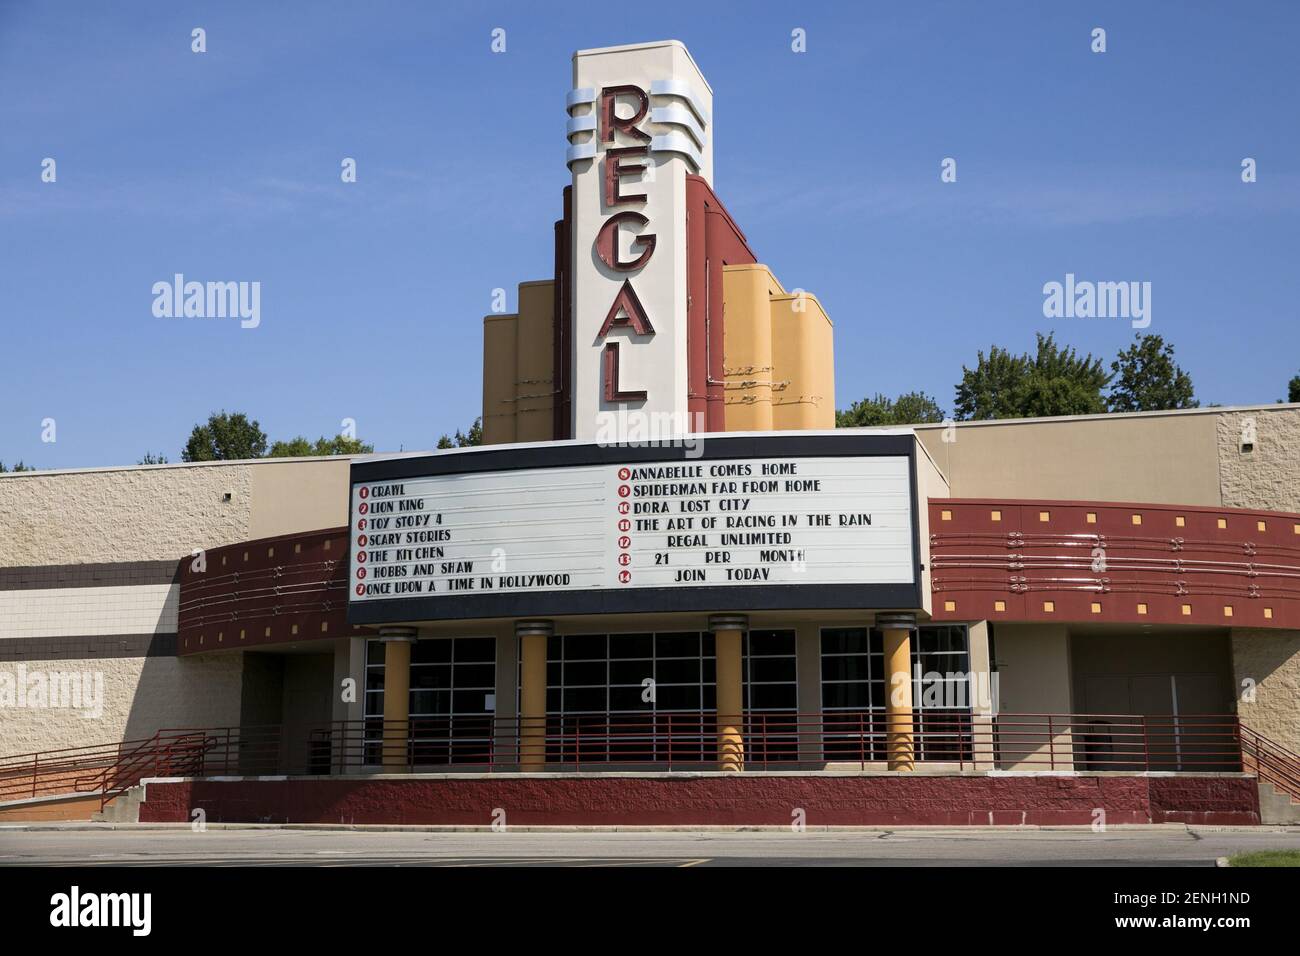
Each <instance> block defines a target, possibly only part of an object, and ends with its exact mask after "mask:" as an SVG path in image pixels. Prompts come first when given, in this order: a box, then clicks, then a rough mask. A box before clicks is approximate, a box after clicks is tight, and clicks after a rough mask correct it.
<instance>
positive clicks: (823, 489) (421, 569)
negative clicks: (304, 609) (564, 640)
mask: <svg viewBox="0 0 1300 956" xmlns="http://www.w3.org/2000/svg"><path fill="white" fill-rule="evenodd" d="M912 442H913V439H912V438H911V436H878V435H877V436H861V435H856V436H854V435H846V436H833V435H824V434H823V435H809V434H807V433H800V434H792V433H774V434H772V435H770V436H746V437H736V438H710V439H708V440H707V442H706V447H705V449H704V454H703V455H702V456H701V457H699V458H694V459H692V458H689V457H687V456H686V455H685V453H684V451H683V450H682V449H649V448H602V447H599V446H595V445H573V444H565V445H556V446H549V447H532V448H527V449H511V448H508V447H507V448H502V449H483V450H476V451H473V452H455V453H445V454H441V455H429V456H419V457H404V458H393V459H379V460H372V461H358V462H354V464H353V467H352V486H351V510H350V514H351V519H350V541H351V549H350V568H349V578H348V581H349V592H350V593H349V596H350V609H349V620H351V621H352V622H353V623H381V622H385V621H399V620H437V619H454V618H466V617H495V616H510V615H521V614H522V615H528V616H536V615H548V614H568V613H573V614H580V613H618V612H647V611H673V610H703V611H717V610H739V609H746V610H759V609H762V608H766V607H772V608H783V609H789V608H797V607H801V606H806V607H814V606H815V607H911V606H919V594H918V590H917V588H918V585H917V578H918V574H917V567H918V556H917V555H918V542H917V521H916V493H915V477H914V474H915V463H914V459H913V453H914V449H913V445H912Z"/></svg>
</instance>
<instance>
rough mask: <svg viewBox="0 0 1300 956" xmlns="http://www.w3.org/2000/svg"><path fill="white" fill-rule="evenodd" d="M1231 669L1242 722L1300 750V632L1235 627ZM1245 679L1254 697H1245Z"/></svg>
mask: <svg viewBox="0 0 1300 956" xmlns="http://www.w3.org/2000/svg"><path fill="white" fill-rule="evenodd" d="M1232 670H1233V678H1234V681H1235V684H1236V694H1237V714H1238V715H1239V716H1240V718H1241V722H1242V723H1243V724H1244V725H1245V726H1247V727H1249V728H1250V729H1251V730H1254V731H1256V732H1257V733H1261V734H1263V735H1264V736H1265V737H1270V738H1272V739H1273V740H1274V741H1276V742H1277V743H1279V744H1281V745H1282V746H1284V747H1286V748H1287V749H1288V750H1290V751H1292V752H1293V753H1300V631H1282V630H1270V629H1259V630H1256V629H1246V628H1238V629H1236V630H1234V631H1233V632H1232ZM1246 681H1250V682H1251V686H1253V688H1254V699H1253V700H1247V699H1245V697H1243V691H1245V689H1246V686H1247V685H1246V684H1245V683H1244V682H1246ZM1246 696H1247V697H1248V696H1250V695H1248V694H1247V695H1246Z"/></svg>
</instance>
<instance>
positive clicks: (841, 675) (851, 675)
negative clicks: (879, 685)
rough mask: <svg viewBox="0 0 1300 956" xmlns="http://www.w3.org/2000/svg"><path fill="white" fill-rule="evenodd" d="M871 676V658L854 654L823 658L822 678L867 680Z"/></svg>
mask: <svg viewBox="0 0 1300 956" xmlns="http://www.w3.org/2000/svg"><path fill="white" fill-rule="evenodd" d="M870 677H871V663H870V658H868V657H867V655H866V654H852V655H843V656H837V657H823V658H822V680H824V681H827V680H867V679H868V678H870Z"/></svg>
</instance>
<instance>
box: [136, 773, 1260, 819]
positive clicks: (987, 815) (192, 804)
mask: <svg viewBox="0 0 1300 956" xmlns="http://www.w3.org/2000/svg"><path fill="white" fill-rule="evenodd" d="M196 808H202V809H203V810H204V811H205V813H206V816H207V821H208V822H210V823H259V822H260V823H343V824H364V823H389V824H394V823H395V824H460V825H478V826H486V825H488V824H490V823H492V822H493V811H494V810H496V809H497V808H501V809H503V810H504V811H505V813H506V822H507V823H508V824H512V825H517V826H518V825H533V826H545V825H552V826H564V825H585V826H602V825H603V826H612V825H624V826H629V825H630V826H655V825H659V826H663V825H679V826H680V825H728V824H731V825H750V826H758V825H775V826H788V825H789V824H790V823H791V821H792V819H793V816H792V815H793V813H794V811H795V810H796V809H803V810H804V811H805V814H806V819H805V822H806V823H807V825H809V826H827V825H830V826H882V825H887V826H907V825H914V826H924V825H988V824H996V825H1021V824H1030V825H1048V824H1090V823H1092V822H1093V811H1094V810H1095V809H1096V808H1102V809H1104V810H1105V811H1106V823H1107V824H1123V823H1172V822H1184V823H1211V824H1257V823H1259V792H1258V789H1257V788H1256V785H1255V781H1254V780H1253V779H1250V778H1245V777H1176V778H1170V777H1139V776H1118V777H1110V776H1107V777H1066V776H1062V777H1048V776H1032V777H983V776H950V777H941V776H914V777H913V776H901V775H900V776H818V775H790V776H766V777H759V776H745V775H741V776H711V777H688V776H654V777H644V776H641V777H637V776H627V777H622V776H618V777H559V778H557V777H533V778H520V777H517V776H515V777H503V776H484V777H481V778H473V779H464V778H456V779H447V778H436V777H423V778H418V777H417V778H411V779H405V780H394V779H385V780H375V779H371V780H355V779H354V780H340V779H329V778H313V779H289V780H256V779H247V780H182V781H172V782H160V783H149V784H148V785H147V788H146V798H145V801H144V802H143V803H142V804H141V805H140V822H141V823H186V822H190V820H191V811H192V810H194V809H196Z"/></svg>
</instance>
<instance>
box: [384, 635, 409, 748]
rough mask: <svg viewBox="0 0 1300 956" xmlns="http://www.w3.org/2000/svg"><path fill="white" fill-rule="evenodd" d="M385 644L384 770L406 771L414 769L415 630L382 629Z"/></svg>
mask: <svg viewBox="0 0 1300 956" xmlns="http://www.w3.org/2000/svg"><path fill="white" fill-rule="evenodd" d="M379 639H380V640H381V641H382V642H383V644H384V745H383V764H384V770H386V771H390V772H391V771H394V770H405V769H406V768H407V767H409V766H410V760H409V758H408V753H407V746H406V742H407V740H408V739H409V737H410V726H411V724H410V718H411V645H412V644H414V643H415V628H413V627H382V628H380V629H379Z"/></svg>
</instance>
